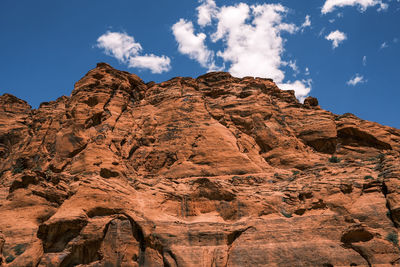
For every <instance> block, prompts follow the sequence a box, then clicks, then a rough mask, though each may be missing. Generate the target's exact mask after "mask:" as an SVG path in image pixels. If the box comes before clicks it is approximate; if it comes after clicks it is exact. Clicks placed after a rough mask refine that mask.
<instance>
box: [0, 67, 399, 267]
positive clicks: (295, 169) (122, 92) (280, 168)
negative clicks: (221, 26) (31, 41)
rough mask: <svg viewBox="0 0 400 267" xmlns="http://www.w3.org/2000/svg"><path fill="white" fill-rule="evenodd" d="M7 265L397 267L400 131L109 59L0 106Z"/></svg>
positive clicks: (257, 86)
mask: <svg viewBox="0 0 400 267" xmlns="http://www.w3.org/2000/svg"><path fill="white" fill-rule="evenodd" d="M0 157H1V160H0V255H1V259H0V261H1V264H2V266H40V267H42V266H76V265H79V266H93V267H94V266H171V267H172V266H196V267H197V266H391V265H395V266H396V265H397V266H399V265H400V250H399V241H398V235H399V229H400V228H399V226H400V194H399V192H400V191H399V188H400V130H398V129H394V128H390V127H386V126H382V125H379V124H377V123H374V122H369V121H364V120H362V119H359V118H357V117H356V116H354V115H352V114H344V115H341V116H338V115H335V114H332V113H331V112H328V111H325V110H323V109H321V108H320V107H319V105H318V101H317V99H315V98H311V97H310V98H308V99H306V100H305V101H304V104H301V103H299V102H298V100H297V99H296V98H295V96H294V92H293V91H282V90H280V89H279V88H278V87H277V86H276V85H275V83H274V82H273V81H272V80H270V79H262V78H253V77H245V78H243V79H239V78H235V77H232V76H231V75H230V74H228V73H224V72H214V73H208V74H205V75H203V76H200V77H198V78H197V79H193V78H182V77H177V78H173V79H171V80H169V81H166V82H162V83H159V84H157V83H154V82H150V83H147V84H146V83H144V82H143V81H142V80H141V79H140V78H139V77H138V76H136V75H134V74H130V73H128V72H123V71H118V70H116V69H113V68H112V67H110V66H109V65H107V64H105V63H100V64H98V65H97V67H96V68H95V69H93V70H91V71H89V72H88V73H87V74H86V76H85V77H83V78H82V79H81V80H80V81H78V82H77V83H76V85H75V88H74V90H73V91H72V94H71V96H70V97H65V96H63V97H60V98H58V99H57V100H56V101H52V102H48V103H42V104H41V105H40V107H39V108H38V109H31V107H30V106H29V105H28V104H27V103H26V102H25V101H23V100H20V99H18V98H16V97H14V96H12V95H9V94H4V95H2V96H0Z"/></svg>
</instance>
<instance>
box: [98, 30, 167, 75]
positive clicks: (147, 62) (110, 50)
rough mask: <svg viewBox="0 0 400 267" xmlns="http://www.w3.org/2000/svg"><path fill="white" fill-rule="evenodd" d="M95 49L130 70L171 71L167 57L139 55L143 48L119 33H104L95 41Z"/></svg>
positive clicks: (124, 34)
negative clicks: (102, 51)
mask: <svg viewBox="0 0 400 267" xmlns="http://www.w3.org/2000/svg"><path fill="white" fill-rule="evenodd" d="M97 47H98V48H101V49H103V50H104V52H105V53H106V54H107V55H109V56H112V57H114V58H116V59H117V60H118V61H120V62H122V63H124V64H126V65H128V67H131V68H139V69H148V70H150V71H151V72H152V73H162V72H165V71H169V70H170V69H171V66H170V63H171V60H170V59H169V58H168V57H167V56H164V55H163V56H156V55H153V54H144V55H141V53H142V51H143V48H142V46H141V45H140V43H137V42H135V39H134V38H133V37H132V36H129V35H128V34H126V33H121V32H106V33H105V34H103V35H101V36H100V37H99V38H98V39H97Z"/></svg>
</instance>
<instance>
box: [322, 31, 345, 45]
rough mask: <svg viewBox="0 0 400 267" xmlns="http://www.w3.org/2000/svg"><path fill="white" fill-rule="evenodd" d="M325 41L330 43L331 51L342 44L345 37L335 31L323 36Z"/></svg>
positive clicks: (343, 34)
mask: <svg viewBox="0 0 400 267" xmlns="http://www.w3.org/2000/svg"><path fill="white" fill-rule="evenodd" d="M325 39H326V40H328V41H332V47H333V49H335V48H336V47H338V46H339V44H340V43H342V42H343V41H344V40H346V39H347V36H346V34H345V33H343V32H341V31H339V30H336V31H334V32H331V33H330V34H328V35H327V36H325Z"/></svg>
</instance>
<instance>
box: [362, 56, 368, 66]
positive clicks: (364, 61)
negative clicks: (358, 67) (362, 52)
mask: <svg viewBox="0 0 400 267" xmlns="http://www.w3.org/2000/svg"><path fill="white" fill-rule="evenodd" d="M362 64H363V66H367V56H363V58H362Z"/></svg>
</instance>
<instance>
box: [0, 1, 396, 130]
mask: <svg viewBox="0 0 400 267" xmlns="http://www.w3.org/2000/svg"><path fill="white" fill-rule="evenodd" d="M0 36H1V42H0V94H3V93H6V92H7V93H11V94H14V95H16V96H17V97H19V98H22V99H24V100H26V101H28V103H29V104H31V105H32V106H33V107H34V108H36V107H38V105H39V104H40V103H41V102H44V101H50V100H55V99H56V98H57V97H59V96H61V95H70V93H71V91H72V89H73V86H74V83H75V82H76V81H78V80H79V79H80V78H81V77H82V76H83V75H84V74H85V73H86V72H87V71H88V70H90V69H91V68H93V67H94V66H95V64H96V63H97V62H108V63H109V64H111V65H112V66H114V67H115V68H117V69H121V70H127V71H129V72H132V73H135V74H137V75H139V76H140V77H141V78H142V79H143V80H144V81H146V82H147V81H156V82H160V81H164V80H168V79H170V78H172V77H175V76H191V77H197V76H199V75H201V74H204V73H205V72H207V71H210V70H224V71H230V72H231V73H232V74H234V75H235V76H247V75H249V76H261V77H272V78H274V80H275V81H276V82H277V83H278V84H279V85H280V87H281V88H284V89H295V90H296V93H297V96H298V98H299V99H302V98H304V97H305V96H307V95H312V96H315V97H317V98H318V99H319V101H320V105H321V106H322V108H324V109H327V110H330V111H332V112H334V113H337V114H342V113H345V112H351V113H354V114H355V115H357V116H359V117H361V118H363V119H367V120H372V121H377V122H379V123H381V124H385V125H389V126H393V127H396V128H400V117H399V114H400V112H399V111H400V104H399V102H400V90H399V89H400V87H399V84H400V61H399V60H400V1H399V0H391V1H390V0H304V1H298V0H297V1H296V0H282V1H277V0H271V1H254V0H249V1H244V0H243V1H226V0H203V1H190V0H170V1H165V0H153V1H152V0H149V1H133V0H115V1H103V0H96V1H94V0H92V1H76V0H70V1H51V0H42V1H32V0H29V1H28V0H19V1H13V0H2V1H0Z"/></svg>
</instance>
